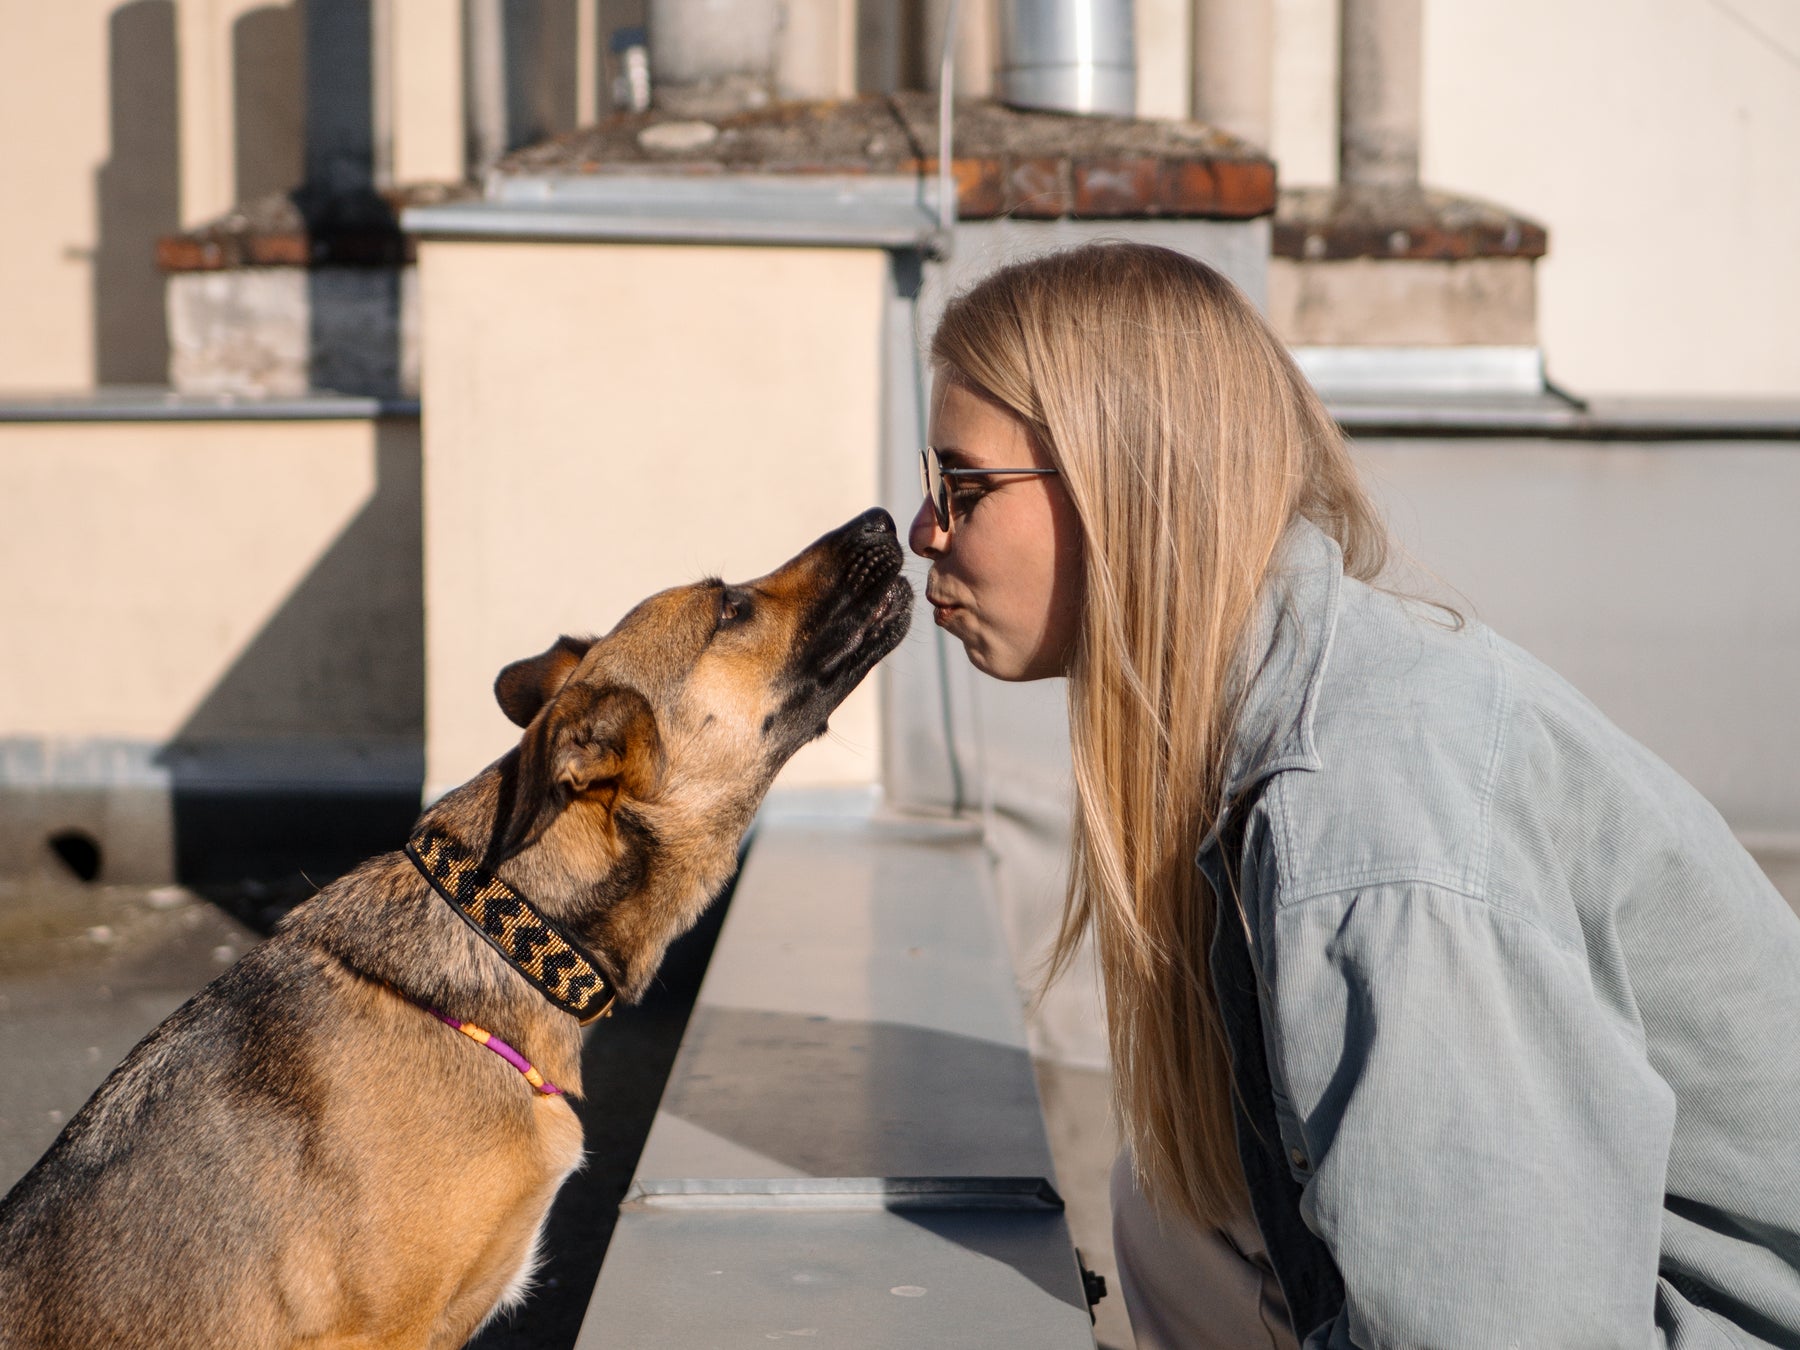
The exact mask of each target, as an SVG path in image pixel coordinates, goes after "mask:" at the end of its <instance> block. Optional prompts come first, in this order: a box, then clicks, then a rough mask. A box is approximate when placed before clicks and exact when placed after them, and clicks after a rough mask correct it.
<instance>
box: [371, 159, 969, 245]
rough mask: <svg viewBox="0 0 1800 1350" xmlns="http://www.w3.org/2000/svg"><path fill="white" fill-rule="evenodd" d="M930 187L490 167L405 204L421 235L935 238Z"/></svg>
mask: <svg viewBox="0 0 1800 1350" xmlns="http://www.w3.org/2000/svg"><path fill="white" fill-rule="evenodd" d="M934 197H935V194H934V193H933V192H932V191H931V190H930V189H929V188H928V187H926V186H924V185H922V184H921V183H920V182H919V180H918V179H917V178H913V177H899V176H887V175H881V176H866V177H852V176H837V175H818V176H810V177H803V178H802V177H788V178H773V177H763V176H755V175H748V174H707V175H704V176H699V177H695V178H685V179H683V178H669V177H658V176H652V175H623V174H621V175H610V174H609V175H600V176H594V175H583V176H579V177H577V176H572V175H568V176H565V175H545V176H515V175H505V176H499V175H497V176H495V177H494V178H493V179H492V181H491V182H490V183H489V187H488V197H487V199H486V200H484V201H479V202H453V203H447V204H445V205H442V206H426V207H413V208H409V209H408V210H407V211H406V213H405V215H404V216H403V217H402V218H401V225H402V227H403V228H404V229H405V230H406V231H407V232H408V233H410V234H413V235H416V236H417V237H419V238H421V239H427V240H429V239H454V238H462V239H482V238H493V239H553V240H592V241H599V242H614V243H705V244H734V243H735V244H765V245H769V244H774V245H782V244H785V245H800V246H807V247H814V248H832V247H836V248H907V249H926V248H930V247H932V245H933V243H934V240H935V237H936V234H937V221H936V218H935V216H934V214H933V210H934Z"/></svg>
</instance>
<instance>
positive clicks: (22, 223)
mask: <svg viewBox="0 0 1800 1350" xmlns="http://www.w3.org/2000/svg"><path fill="white" fill-rule="evenodd" d="M105 8H106V7H105V6H102V5H97V4H92V3H86V4H80V3H66V4H57V5H46V4H43V3H42V0H0V33H4V34H5V38H4V40H3V41H0V152H3V153H4V159H5V164H6V170H5V185H4V186H3V187H0V315H4V319H3V320H0V391H11V390H20V389H77V388H81V387H83V386H84V385H85V384H86V383H87V382H88V381H89V380H90V379H91V372H92V369H93V317H92V312H91V305H92V301H91V281H92V273H93V255H94V245H95V219H96V211H95V204H94V187H95V183H94V175H95V174H96V173H97V172H98V171H99V169H100V166H101V164H102V163H104V162H105V159H106V155H107V103H108V99H107V88H106V22H105ZM51 129H54V133H55V134H53V135H50V134H45V133H46V132H47V131H49V130H51Z"/></svg>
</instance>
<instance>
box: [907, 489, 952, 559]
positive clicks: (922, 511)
mask: <svg viewBox="0 0 1800 1350" xmlns="http://www.w3.org/2000/svg"><path fill="white" fill-rule="evenodd" d="M906 542H907V544H908V545H909V546H910V547H911V548H912V551H913V552H914V553H916V554H918V555H919V556H920V557H921V558H933V559H935V558H936V557H937V556H938V555H939V554H941V553H942V552H943V551H944V550H945V549H946V548H948V547H949V546H950V536H949V535H948V534H946V533H945V532H944V531H943V530H941V529H939V528H938V523H937V512H936V511H933V510H932V509H931V498H929V497H921V498H919V509H918V510H917V511H915V512H913V518H912V524H911V525H909V526H907V527H906Z"/></svg>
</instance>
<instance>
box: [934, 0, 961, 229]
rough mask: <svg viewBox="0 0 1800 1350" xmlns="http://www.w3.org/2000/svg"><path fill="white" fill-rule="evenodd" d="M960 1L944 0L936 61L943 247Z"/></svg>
mask: <svg viewBox="0 0 1800 1350" xmlns="http://www.w3.org/2000/svg"><path fill="white" fill-rule="evenodd" d="M961 9H962V0H947V3H946V4H945V6H944V51H943V55H942V57H941V59H940V60H939V61H938V230H939V232H940V233H941V234H942V235H943V236H944V238H943V246H944V247H948V245H949V243H950V231H951V230H952V229H953V228H955V225H956V191H955V186H954V183H955V179H954V176H953V175H952V174H951V172H950V146H951V131H952V128H953V127H954V124H955V121H956V108H955V100H954V99H953V98H952V93H953V91H954V90H955V87H956V20H957V17H958V14H959V12H960V11H961Z"/></svg>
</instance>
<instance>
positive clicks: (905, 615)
mask: <svg viewBox="0 0 1800 1350" xmlns="http://www.w3.org/2000/svg"><path fill="white" fill-rule="evenodd" d="M912 602H913V592H912V586H911V584H910V583H908V582H907V581H906V579H905V578H904V577H902V576H900V575H899V563H898V561H896V562H895V564H894V574H893V575H892V576H891V577H889V578H888V580H887V582H886V583H885V584H884V585H883V586H882V587H881V588H880V589H879V591H878V592H877V594H876V600H875V604H874V607H873V608H872V609H870V610H869V611H868V613H867V614H866V615H864V616H863V618H862V620H861V621H860V622H859V623H857V624H856V626H855V627H854V628H853V629H852V631H851V633H850V635H849V638H848V640H847V641H845V643H844V645H843V647H842V648H840V649H839V650H838V651H836V652H835V653H833V654H832V655H830V656H827V657H826V658H825V659H824V660H823V661H821V662H820V663H819V666H818V675H819V678H820V679H821V680H822V681H825V682H826V683H835V682H837V681H838V680H839V679H840V678H841V677H842V676H843V675H844V674H845V673H846V672H849V673H850V683H851V684H855V683H856V682H857V681H858V680H861V679H862V677H863V676H864V675H866V674H868V672H869V671H870V669H871V668H873V667H874V665H875V664H876V663H877V662H878V661H880V660H881V658H882V657H884V656H886V655H887V654H888V653H889V652H891V651H893V650H894V648H895V647H898V646H899V645H900V640H901V639H902V638H904V637H905V636H906V630H907V629H908V628H909V627H910V626H911V625H912V608H913V603H912Z"/></svg>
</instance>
